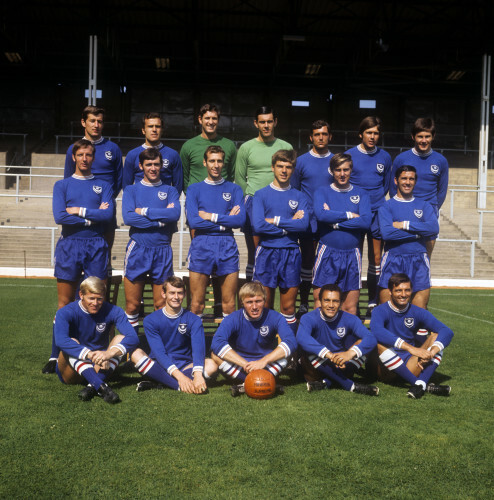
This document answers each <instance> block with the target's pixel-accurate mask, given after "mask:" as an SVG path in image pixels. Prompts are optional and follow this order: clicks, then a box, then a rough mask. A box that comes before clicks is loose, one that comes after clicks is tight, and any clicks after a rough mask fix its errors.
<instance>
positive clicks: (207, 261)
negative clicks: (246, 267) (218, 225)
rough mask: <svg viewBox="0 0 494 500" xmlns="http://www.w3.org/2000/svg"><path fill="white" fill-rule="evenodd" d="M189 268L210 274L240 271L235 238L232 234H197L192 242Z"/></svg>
mask: <svg viewBox="0 0 494 500" xmlns="http://www.w3.org/2000/svg"><path fill="white" fill-rule="evenodd" d="M187 269H188V270H189V271H192V272H194V273H201V274H207V275H208V276H211V275H212V274H214V275H216V276H226V275H227V274H232V273H238V271H239V269H240V263H239V257H238V248H237V242H236V241H235V238H234V237H233V236H232V235H225V236H208V235H207V234H199V235H197V236H195V237H194V238H193V239H192V241H191V243H190V248H189V255H188V256H187Z"/></svg>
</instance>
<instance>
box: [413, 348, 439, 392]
mask: <svg viewBox="0 0 494 500" xmlns="http://www.w3.org/2000/svg"><path fill="white" fill-rule="evenodd" d="M442 354H443V353H442V351H441V352H438V353H437V354H436V355H435V356H434V359H433V360H432V361H431V362H430V363H429V364H428V365H427V366H426V367H425V368H424V369H423V370H422V373H421V374H420V375H419V376H418V380H420V381H421V382H424V383H425V384H426V385H427V383H428V382H429V380H430V379H431V377H432V374H433V373H434V372H435V371H436V369H437V367H438V366H439V364H440V363H441V360H442Z"/></svg>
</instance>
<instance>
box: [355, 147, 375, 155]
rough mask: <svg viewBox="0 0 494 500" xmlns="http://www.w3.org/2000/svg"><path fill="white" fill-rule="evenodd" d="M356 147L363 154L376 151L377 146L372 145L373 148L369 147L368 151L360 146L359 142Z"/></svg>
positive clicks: (370, 153)
mask: <svg viewBox="0 0 494 500" xmlns="http://www.w3.org/2000/svg"><path fill="white" fill-rule="evenodd" d="M357 149H358V150H359V151H360V152H361V153H363V154H364V155H373V154H374V153H375V152H376V151H377V146H374V149H371V150H370V151H367V149H365V148H364V147H362V144H359V145H358V146H357Z"/></svg>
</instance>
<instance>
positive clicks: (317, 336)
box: [297, 285, 379, 396]
mask: <svg viewBox="0 0 494 500" xmlns="http://www.w3.org/2000/svg"><path fill="white" fill-rule="evenodd" d="M320 302H321V307H320V309H316V310H315V311H312V312H310V313H308V314H306V315H305V316H303V317H302V319H301V320H300V325H299V327H298V331H297V342H298V345H299V347H300V348H301V349H302V350H303V351H304V353H303V355H302V367H303V368H304V369H305V370H306V372H307V376H308V378H309V379H313V378H319V377H321V376H322V377H323V380H322V382H321V381H319V380H315V381H309V382H307V390H308V391H309V392H312V391H314V390H319V389H326V388H327V389H329V388H330V387H331V384H332V383H333V382H336V383H337V384H338V385H340V386H341V387H343V389H345V390H347V391H351V392H355V393H357V394H366V395H368V396H377V395H378V394H379V389H378V388H377V387H375V386H372V385H364V384H358V383H355V382H353V375H354V374H355V372H356V371H357V370H358V369H359V368H361V367H362V366H363V364H364V362H365V355H366V354H368V353H369V352H371V351H372V349H374V348H375V347H376V339H375V338H374V336H373V335H372V334H371V333H370V332H369V330H367V328H366V327H365V326H364V325H363V324H362V322H361V321H360V319H359V318H357V317H355V316H354V315H353V314H348V313H346V312H343V311H341V310H340V305H341V290H340V288H339V287H338V285H324V286H323V287H322V288H321V290H320Z"/></svg>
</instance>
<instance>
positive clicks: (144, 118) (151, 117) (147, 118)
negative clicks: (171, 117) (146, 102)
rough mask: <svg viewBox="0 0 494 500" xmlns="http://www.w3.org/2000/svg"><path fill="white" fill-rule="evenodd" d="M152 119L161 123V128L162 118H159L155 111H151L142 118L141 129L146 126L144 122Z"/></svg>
mask: <svg viewBox="0 0 494 500" xmlns="http://www.w3.org/2000/svg"><path fill="white" fill-rule="evenodd" d="M153 118H158V119H159V121H160V122H161V126H162V127H163V118H161V115H160V114H159V113H158V112H156V111H151V112H150V113H146V114H145V115H144V116H143V117H142V120H141V122H142V128H144V127H145V126H146V120H151V119H153Z"/></svg>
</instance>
